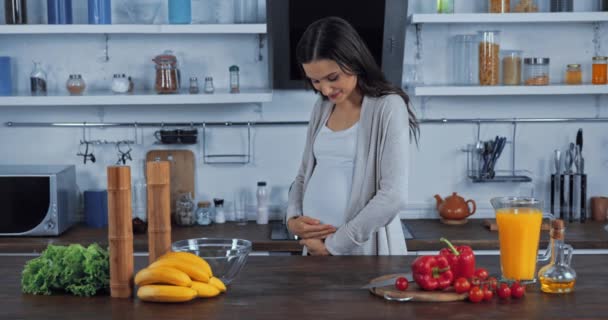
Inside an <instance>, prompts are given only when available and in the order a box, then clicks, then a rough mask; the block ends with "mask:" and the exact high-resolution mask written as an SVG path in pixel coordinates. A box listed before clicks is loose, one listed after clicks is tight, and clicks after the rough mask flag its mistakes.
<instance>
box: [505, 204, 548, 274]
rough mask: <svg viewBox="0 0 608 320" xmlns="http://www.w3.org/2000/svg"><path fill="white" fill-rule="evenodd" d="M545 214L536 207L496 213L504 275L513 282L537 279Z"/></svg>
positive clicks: (511, 209)
mask: <svg viewBox="0 0 608 320" xmlns="http://www.w3.org/2000/svg"><path fill="white" fill-rule="evenodd" d="M542 221H543V213H542V211H541V210H540V209H534V208H507V209H498V210H496V223H497V224H498V240H499V243H500V266H501V268H502V276H503V277H504V278H505V279H510V280H533V279H534V276H535V272H536V259H537V256H538V242H539V240H540V227H541V224H542Z"/></svg>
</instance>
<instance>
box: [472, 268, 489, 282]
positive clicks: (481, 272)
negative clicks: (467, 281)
mask: <svg viewBox="0 0 608 320" xmlns="http://www.w3.org/2000/svg"><path fill="white" fill-rule="evenodd" d="M475 276H476V277H477V278H479V279H481V280H485V279H487V278H488V276H489V274H488V270H486V269H484V268H479V269H477V270H475Z"/></svg>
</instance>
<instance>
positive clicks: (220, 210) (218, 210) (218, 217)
mask: <svg viewBox="0 0 608 320" xmlns="http://www.w3.org/2000/svg"><path fill="white" fill-rule="evenodd" d="M213 204H214V205H215V217H214V218H213V219H214V221H215V223H220V224H221V223H226V215H225V214H224V199H218V198H215V199H213Z"/></svg>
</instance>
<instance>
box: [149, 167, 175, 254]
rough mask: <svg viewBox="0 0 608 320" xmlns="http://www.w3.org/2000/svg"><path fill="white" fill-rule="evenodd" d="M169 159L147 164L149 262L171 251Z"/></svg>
mask: <svg viewBox="0 0 608 320" xmlns="http://www.w3.org/2000/svg"><path fill="white" fill-rule="evenodd" d="M170 171H171V170H170V164H169V162H168V161H151V162H148V163H147V165H146V177H147V179H148V248H149V262H150V263H152V262H154V261H156V259H157V258H158V257H160V256H162V255H163V254H165V253H167V252H169V251H171V183H170V181H171V174H170Z"/></svg>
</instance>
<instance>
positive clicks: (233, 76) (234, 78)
mask: <svg viewBox="0 0 608 320" xmlns="http://www.w3.org/2000/svg"><path fill="white" fill-rule="evenodd" d="M229 70H230V93H239V92H240V89H239V67H238V66H234V65H233V66H230V69H229Z"/></svg>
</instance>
